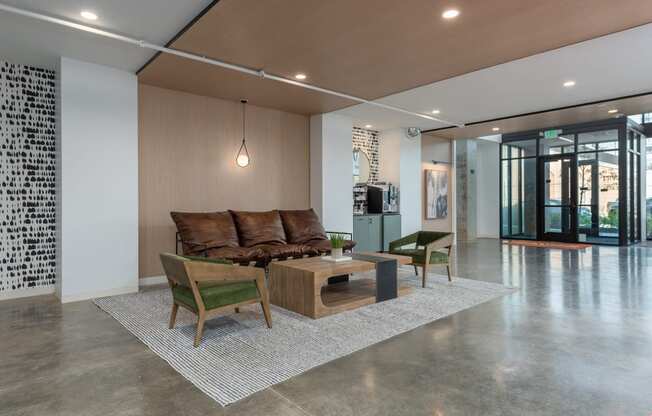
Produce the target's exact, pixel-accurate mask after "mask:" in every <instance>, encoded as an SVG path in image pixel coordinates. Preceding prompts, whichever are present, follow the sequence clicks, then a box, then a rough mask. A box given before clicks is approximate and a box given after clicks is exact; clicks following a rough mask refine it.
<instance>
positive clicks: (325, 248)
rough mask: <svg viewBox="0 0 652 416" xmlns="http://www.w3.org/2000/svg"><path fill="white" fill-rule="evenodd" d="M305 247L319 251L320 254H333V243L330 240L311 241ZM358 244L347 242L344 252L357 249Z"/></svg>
mask: <svg viewBox="0 0 652 416" xmlns="http://www.w3.org/2000/svg"><path fill="white" fill-rule="evenodd" d="M305 245H307V246H309V247H311V248H313V249H314V250H317V251H318V252H319V254H324V253H330V252H331V242H330V240H310V241H306V243H305ZM355 245H356V242H355V241H351V240H346V241H345V242H344V247H343V248H344V250H345V251H351V250H352V249H353V247H355Z"/></svg>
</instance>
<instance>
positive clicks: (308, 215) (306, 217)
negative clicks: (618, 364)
mask: <svg viewBox="0 0 652 416" xmlns="http://www.w3.org/2000/svg"><path fill="white" fill-rule="evenodd" d="M279 213H280V214H281V219H282V220H283V227H285V235H286V236H287V241H288V243H293V244H303V243H305V242H307V241H310V240H327V239H328V237H326V231H324V227H323V226H322V225H321V222H320V221H319V217H318V216H317V214H316V213H315V211H314V210H313V209H312V208H311V209H302V210H294V211H279Z"/></svg>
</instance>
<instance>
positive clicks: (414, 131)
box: [406, 127, 421, 139]
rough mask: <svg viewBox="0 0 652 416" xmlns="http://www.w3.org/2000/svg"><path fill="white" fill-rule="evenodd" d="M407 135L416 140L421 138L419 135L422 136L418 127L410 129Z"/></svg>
mask: <svg viewBox="0 0 652 416" xmlns="http://www.w3.org/2000/svg"><path fill="white" fill-rule="evenodd" d="M406 134H407V136H408V138H410V139H414V138H416V137H419V135H420V134H421V129H420V128H418V127H408V129H407V131H406Z"/></svg>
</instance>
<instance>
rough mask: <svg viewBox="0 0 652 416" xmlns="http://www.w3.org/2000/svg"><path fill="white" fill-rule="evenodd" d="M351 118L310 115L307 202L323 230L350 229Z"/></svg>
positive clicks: (351, 227) (351, 202)
mask: <svg viewBox="0 0 652 416" xmlns="http://www.w3.org/2000/svg"><path fill="white" fill-rule="evenodd" d="M352 140H353V121H352V120H351V118H349V117H345V116H341V115H336V114H332V113H331V114H319V115H315V116H312V117H310V204H311V205H312V207H313V208H314V209H315V211H316V212H317V214H318V215H319V217H320V218H321V220H322V223H323V224H324V228H326V230H327V231H343V232H353V191H352V186H353V164H352V159H351V158H352V149H353V143H352Z"/></svg>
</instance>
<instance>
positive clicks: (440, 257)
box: [392, 248, 448, 264]
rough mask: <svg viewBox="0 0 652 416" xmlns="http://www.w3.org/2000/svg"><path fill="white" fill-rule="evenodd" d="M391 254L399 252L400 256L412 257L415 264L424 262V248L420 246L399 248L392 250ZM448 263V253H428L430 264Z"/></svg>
mask: <svg viewBox="0 0 652 416" xmlns="http://www.w3.org/2000/svg"><path fill="white" fill-rule="evenodd" d="M392 254H400V255H402V256H410V257H412V262H414V263H417V264H424V261H423V260H424V259H425V258H426V250H423V249H420V248H401V249H396V250H392ZM446 263H448V254H444V253H440V252H439V251H433V252H432V253H430V264H446Z"/></svg>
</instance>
